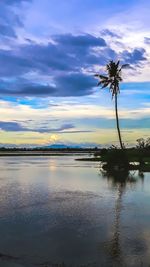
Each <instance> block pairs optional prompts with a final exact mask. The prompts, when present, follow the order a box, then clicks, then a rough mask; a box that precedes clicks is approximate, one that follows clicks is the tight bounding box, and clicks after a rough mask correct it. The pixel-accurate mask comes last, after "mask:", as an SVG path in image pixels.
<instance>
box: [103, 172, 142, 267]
mask: <svg viewBox="0 0 150 267" xmlns="http://www.w3.org/2000/svg"><path fill="white" fill-rule="evenodd" d="M101 173H102V175H103V177H104V178H107V180H108V181H109V182H110V183H111V184H112V187H116V189H117V198H116V203H115V210H114V224H113V234H112V239H111V240H110V241H109V242H108V243H106V248H107V252H108V253H109V254H110V256H111V257H112V262H115V265H117V264H118V266H126V265H125V259H124V255H123V254H124V251H123V250H124V249H125V248H122V246H121V211H122V208H123V195H124V193H125V191H126V187H127V185H132V184H134V183H136V182H138V179H141V181H142V183H144V173H143V172H140V171H138V174H137V173H136V172H132V173H131V172H129V171H118V172H115V171H113V172H110V170H109V171H103V170H102V171H101ZM141 264H142V261H141ZM127 266H128V265H127ZM141 266H142V265H141Z"/></svg>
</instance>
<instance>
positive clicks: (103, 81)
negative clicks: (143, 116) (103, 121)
mask: <svg viewBox="0 0 150 267" xmlns="http://www.w3.org/2000/svg"><path fill="white" fill-rule="evenodd" d="M127 66H128V65H127V64H125V65H120V62H119V61H118V62H114V61H112V60H111V61H110V62H109V63H108V64H107V65H106V71H107V76H104V75H101V74H95V77H97V78H99V80H100V81H99V83H98V86H101V88H102V89H103V88H106V87H109V89H110V92H111V95H112V99H113V98H115V113H116V124H117V131H118V136H119V142H120V147H121V148H122V149H123V148H124V146H123V143H122V138H121V133H120V127H119V117H118V101H117V100H118V98H117V97H118V93H120V88H119V85H120V82H121V81H122V77H121V72H122V69H123V68H125V67H127Z"/></svg>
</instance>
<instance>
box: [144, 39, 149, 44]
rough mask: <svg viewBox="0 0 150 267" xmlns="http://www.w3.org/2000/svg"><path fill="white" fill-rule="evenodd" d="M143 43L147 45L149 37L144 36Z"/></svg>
mask: <svg viewBox="0 0 150 267" xmlns="http://www.w3.org/2000/svg"><path fill="white" fill-rule="evenodd" d="M144 43H145V44H148V45H149V44H150V37H145V38H144Z"/></svg>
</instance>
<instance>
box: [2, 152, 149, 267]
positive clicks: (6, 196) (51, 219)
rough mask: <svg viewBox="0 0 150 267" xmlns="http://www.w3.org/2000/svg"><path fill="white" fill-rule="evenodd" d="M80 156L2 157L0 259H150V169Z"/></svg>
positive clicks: (87, 262)
mask: <svg viewBox="0 0 150 267" xmlns="http://www.w3.org/2000/svg"><path fill="white" fill-rule="evenodd" d="M74 158H75V157H74V156H65V157H58V156H57V157H5V158H0V266H1V267H5V266H9V267H14V266H15V267H17V266H18V267H19V266H29V267H30V266H31V267H32V266H37V267H38V266H44V267H48V266H55V264H62V266H88V267H93V266H94V267H97V266H102V267H106V266H108V267H112V266H118V267H121V266H127V267H131V266H134V267H141V266H144V267H147V266H150V174H148V173H144V176H143V175H140V177H139V176H138V173H133V177H132V178H131V179H128V180H126V181H125V182H124V183H120V182H117V181H116V180H115V178H113V177H107V176H105V177H104V175H102V173H101V172H100V170H99V165H98V163H96V162H95V163H93V162H79V161H78V162H77V161H75V160H74ZM63 263H64V264H65V265H63Z"/></svg>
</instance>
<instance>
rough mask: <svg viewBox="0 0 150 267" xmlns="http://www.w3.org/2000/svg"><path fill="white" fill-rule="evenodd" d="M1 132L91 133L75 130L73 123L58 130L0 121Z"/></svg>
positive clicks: (66, 124)
mask: <svg viewBox="0 0 150 267" xmlns="http://www.w3.org/2000/svg"><path fill="white" fill-rule="evenodd" d="M0 130H3V131H6V132H37V133H59V134H61V133H63V134H64V133H86V132H91V131H89V130H75V126H74V125H73V124H71V123H65V124H63V125H61V126H60V127H57V128H49V127H39V128H30V127H25V126H23V124H22V123H21V122H16V121H13V122H5V121H0Z"/></svg>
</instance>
